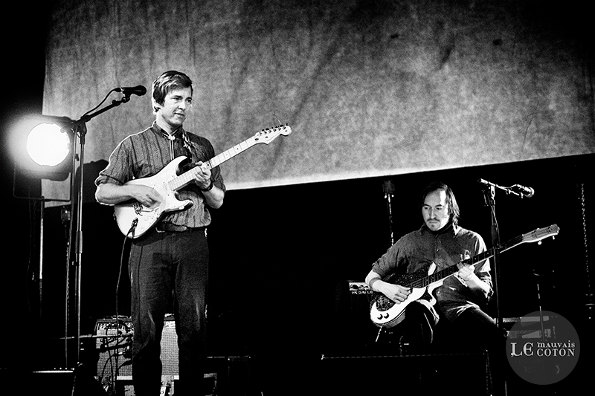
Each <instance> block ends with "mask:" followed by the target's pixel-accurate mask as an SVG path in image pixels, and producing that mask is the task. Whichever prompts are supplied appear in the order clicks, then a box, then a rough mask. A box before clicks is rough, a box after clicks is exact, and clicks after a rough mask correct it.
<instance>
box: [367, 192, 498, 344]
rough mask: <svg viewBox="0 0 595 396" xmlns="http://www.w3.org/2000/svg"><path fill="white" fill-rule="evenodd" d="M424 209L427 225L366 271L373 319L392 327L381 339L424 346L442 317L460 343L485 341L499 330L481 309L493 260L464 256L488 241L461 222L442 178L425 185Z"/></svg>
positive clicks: (489, 289) (489, 292)
mask: <svg viewBox="0 0 595 396" xmlns="http://www.w3.org/2000/svg"><path fill="white" fill-rule="evenodd" d="M421 213H422V216H423V220H424V225H423V226H422V227H421V228H420V229H418V230H416V231H412V232H410V233H408V234H406V235H404V236H403V237H401V238H400V239H399V240H398V241H397V242H396V243H395V244H394V245H393V246H391V247H390V248H389V249H388V250H387V252H386V253H385V254H384V255H383V256H382V257H380V258H379V259H378V260H377V261H376V262H375V263H374V264H373V266H372V269H371V270H370V272H369V273H368V275H367V276H366V283H367V284H368V285H369V286H370V289H371V290H372V291H374V292H376V297H375V298H374V301H373V303H372V307H371V310H370V318H371V320H372V321H373V322H374V324H376V325H377V326H379V327H381V328H384V329H386V330H388V331H385V332H384V335H382V337H383V339H379V341H380V342H381V343H383V342H386V343H397V342H401V343H402V342H403V341H404V340H405V342H407V343H408V344H410V345H412V346H415V348H416V350H417V351H424V350H426V349H428V348H429V347H430V345H431V344H432V342H433V340H434V333H435V330H436V325H437V323H438V321H439V320H443V321H446V322H448V324H449V325H452V326H453V328H454V329H455V330H454V333H455V334H458V335H459V336H460V339H461V340H460V341H461V342H463V343H465V344H467V343H469V342H471V343H473V342H476V343H477V344H483V341H485V340H487V339H489V338H490V337H489V336H488V335H487V334H485V333H491V334H492V335H493V336H494V337H496V334H498V333H499V330H498V327H497V325H496V322H495V320H494V319H493V318H491V317H490V316H489V315H487V314H486V313H485V312H484V311H483V308H484V307H485V306H486V305H487V302H488V301H489V298H490V297H491V295H492V280H491V276H490V272H489V271H490V263H489V259H484V260H482V261H480V262H477V263H474V265H468V264H466V263H465V262H464V261H462V259H466V258H468V257H474V256H478V255H479V256H480V257H481V253H484V252H485V251H486V250H487V249H486V245H485V243H484V241H483V239H482V237H481V236H480V235H479V234H478V233H476V232H474V231H470V230H467V229H464V228H462V227H460V226H459V225H458V218H459V213H460V210H459V207H458V204H457V202H456V199H455V196H454V194H453V192H452V189H451V188H450V187H449V186H447V185H445V184H443V183H432V184H430V185H429V186H428V187H427V188H426V189H425V190H424V192H423V194H422V201H421ZM434 274H435V275H436V276H435V277H433V276H434ZM449 275H453V276H449ZM434 297H435V300H434ZM480 328H481V330H480ZM381 334H382V333H381ZM474 338H475V340H473V339H474ZM453 341H454V340H453Z"/></svg>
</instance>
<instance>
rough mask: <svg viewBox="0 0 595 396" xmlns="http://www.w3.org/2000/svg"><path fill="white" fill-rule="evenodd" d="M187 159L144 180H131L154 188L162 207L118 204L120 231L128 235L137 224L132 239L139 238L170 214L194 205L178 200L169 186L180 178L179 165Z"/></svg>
mask: <svg viewBox="0 0 595 396" xmlns="http://www.w3.org/2000/svg"><path fill="white" fill-rule="evenodd" d="M185 159H186V157H184V156H180V157H177V158H175V159H174V160H173V161H171V162H170V163H169V164H167V165H166V166H165V168H163V169H162V170H161V171H159V173H157V174H156V175H153V176H150V177H145V178H142V179H134V180H130V181H129V182H128V183H126V185H128V184H137V185H143V186H148V187H153V188H154V189H155V190H157V192H158V193H159V194H160V195H161V197H162V198H163V201H162V202H161V204H160V205H158V206H156V207H152V208H148V207H145V206H143V205H141V204H140V203H139V202H137V201H133V202H126V203H121V204H118V205H116V206H115V207H114V213H115V215H116V222H117V224H118V227H119V228H120V231H121V232H122V233H123V234H124V235H128V233H129V231H130V230H131V228H132V226H133V224H135V223H136V227H135V229H134V235H133V236H131V237H132V238H138V237H140V236H142V235H143V234H145V233H146V232H147V231H148V230H150V229H151V228H152V227H153V226H154V225H155V224H156V223H157V222H158V221H159V219H160V218H161V217H162V216H163V215H164V214H165V213H168V212H174V211H178V210H183V209H186V208H187V207H188V205H191V204H192V201H189V200H184V201H180V200H178V197H177V193H176V191H175V190H173V189H172V188H171V187H170V186H169V182H170V181H172V180H174V179H175V178H176V177H177V176H178V169H179V165H180V163H181V162H182V161H184V160H185Z"/></svg>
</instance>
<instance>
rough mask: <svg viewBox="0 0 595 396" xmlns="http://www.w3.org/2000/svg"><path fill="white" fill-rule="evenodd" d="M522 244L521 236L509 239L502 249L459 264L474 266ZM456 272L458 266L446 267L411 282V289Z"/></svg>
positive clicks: (494, 249)
mask: <svg viewBox="0 0 595 396" xmlns="http://www.w3.org/2000/svg"><path fill="white" fill-rule="evenodd" d="M522 242H523V236H522V235H521V236H518V237H515V238H513V239H511V240H510V241H508V242H506V243H505V244H504V245H503V246H502V247H500V248H490V249H488V250H486V251H485V252H483V253H479V254H477V255H475V256H473V257H470V258H468V259H465V260H463V261H461V264H464V265H475V264H477V263H478V262H480V261H483V260H485V259H488V258H490V257H492V256H493V255H494V254H496V252H500V253H501V252H505V251H507V250H508V249H512V248H513V247H515V246H517V245H520V244H521V243H522ZM458 270H459V267H458V266H456V265H451V266H450V267H447V268H445V269H443V270H440V271H438V272H435V273H433V274H431V275H428V276H426V277H424V278H422V279H418V280H415V281H413V282H411V287H415V288H420V287H426V286H428V285H430V284H432V283H434V282H438V281H439V280H442V279H444V278H447V277H449V276H450V275H452V274H454V273H455V272H457V271H458Z"/></svg>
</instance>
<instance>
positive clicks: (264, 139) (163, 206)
mask: <svg viewBox="0 0 595 396" xmlns="http://www.w3.org/2000/svg"><path fill="white" fill-rule="evenodd" d="M290 133H291V128H290V127H289V126H287V125H281V126H276V127H274V128H266V129H263V130H261V131H259V132H257V133H256V134H255V135H254V136H252V137H250V138H248V139H246V140H245V141H243V142H242V143H240V144H237V145H235V146H233V147H232V148H230V149H228V150H226V151H224V152H222V153H221V154H219V155H217V156H215V157H213V158H211V159H210V160H209V161H207V162H205V165H206V166H207V167H208V168H209V169H212V168H214V167H216V166H218V165H220V164H222V163H223V162H225V161H227V160H228V159H231V158H233V157H235V156H236V155H238V154H239V153H241V152H243V151H245V150H247V149H248V148H250V147H252V146H255V145H256V144H259V143H264V144H269V143H270V142H272V141H273V140H274V139H276V138H277V137H278V136H279V135H284V136H287V135H289V134H290ZM185 159H186V157H185V156H179V157H177V158H175V159H174V160H173V161H171V162H170V163H169V164H167V165H166V166H165V168H163V169H162V170H160V171H159V173H157V174H156V175H153V176H150V177H144V178H141V179H134V180H130V181H129V182H128V183H126V184H140V185H144V186H149V187H153V188H154V189H155V190H157V192H158V193H159V194H161V197H162V198H163V201H162V202H161V203H160V204H159V205H158V206H156V207H150V208H149V207H145V206H143V205H141V204H140V203H139V202H138V201H128V202H123V203H120V204H117V205H115V206H114V214H115V217H116V222H117V223H118V227H119V228H120V231H121V232H122V234H124V235H126V236H127V237H129V238H132V239H135V238H138V237H140V236H142V235H144V234H145V233H146V232H147V231H149V230H150V229H151V228H152V227H153V226H154V225H155V224H156V223H157V222H158V221H159V219H160V218H161V217H162V216H163V215H164V214H165V213H168V212H173V211H179V210H184V209H186V208H187V207H188V205H190V204H191V201H189V200H184V201H180V200H178V197H177V191H178V190H180V189H181V188H183V187H185V186H186V185H188V184H190V183H191V182H192V181H193V180H194V177H195V175H196V172H198V171H199V170H200V168H198V167H195V168H192V169H190V170H188V171H186V172H184V173H182V174H180V175H178V172H179V165H180V163H181V162H182V161H184V160H185Z"/></svg>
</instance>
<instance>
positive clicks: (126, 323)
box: [95, 315, 178, 380]
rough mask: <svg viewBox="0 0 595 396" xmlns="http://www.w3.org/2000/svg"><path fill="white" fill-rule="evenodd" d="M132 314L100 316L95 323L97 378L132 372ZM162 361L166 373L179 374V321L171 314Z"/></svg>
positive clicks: (127, 374)
mask: <svg viewBox="0 0 595 396" xmlns="http://www.w3.org/2000/svg"><path fill="white" fill-rule="evenodd" d="M133 334H134V328H133V325H132V321H131V319H130V318H129V317H120V319H118V320H116V319H115V318H106V319H99V320H98V321H97V322H96V324H95V337H96V338H97V340H96V345H95V346H96V350H97V352H98V355H99V357H98V360H97V373H96V375H97V377H99V378H100V379H108V380H112V379H114V378H116V379H117V378H118V377H128V376H131V375H132V366H131V363H132V361H131V357H132V335H133ZM161 363H162V374H163V375H164V376H177V375H178V336H177V334H176V322H175V320H174V318H173V316H171V315H167V316H166V318H165V322H164V325H163V333H162V336H161Z"/></svg>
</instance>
